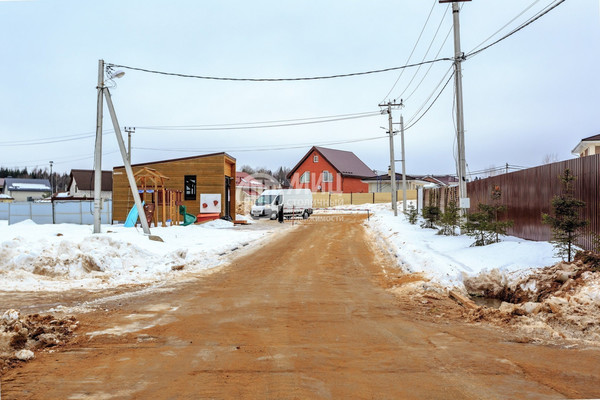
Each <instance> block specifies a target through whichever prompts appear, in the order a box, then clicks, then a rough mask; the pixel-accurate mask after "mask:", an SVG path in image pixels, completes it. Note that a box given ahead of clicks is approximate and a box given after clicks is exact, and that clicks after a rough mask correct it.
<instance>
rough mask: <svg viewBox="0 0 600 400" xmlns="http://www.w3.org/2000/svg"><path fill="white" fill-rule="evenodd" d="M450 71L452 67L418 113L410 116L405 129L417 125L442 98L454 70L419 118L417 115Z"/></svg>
mask: <svg viewBox="0 0 600 400" xmlns="http://www.w3.org/2000/svg"><path fill="white" fill-rule="evenodd" d="M450 71H452V67H451V68H450V69H448V71H447V72H446V74H445V75H444V77H443V78H442V79H441V80H440V82H439V83H438V85H437V86H436V87H435V89H433V91H432V92H431V94H430V95H429V97H428V98H427V100H425V102H424V103H423V105H422V106H421V107H420V108H419V110H418V111H417V112H416V113H414V114H413V115H412V116H411V117H410V118H408V122H407V125H408V126H407V127H406V128H404V130H408V129H410V128H412V127H413V126H415V125H416V124H417V123H418V122H419V121H420V120H421V118H423V117H424V116H425V114H427V112H428V111H429V110H430V109H431V107H432V106H433V105H434V104H435V102H436V101H437V100H438V99H439V98H440V96H441V94H442V93H443V92H444V89H446V86H448V83H449V82H450V80H451V79H452V77H453V76H454V72H453V73H452V74H451V75H450V77H449V78H448V80H447V81H446V83H445V84H444V86H443V87H442V89H441V90H440V91H439V93H438V94H437V96H436V97H435V99H434V100H433V102H431V104H430V105H429V107H427V109H426V110H425V112H424V113H423V114H421V116H420V117H418V118H417V115H418V114H419V113H420V112H421V110H422V109H423V108H424V107H425V105H426V104H427V102H428V101H429V100H430V99H431V97H433V95H434V94H435V91H436V90H437V89H438V88H439V87H440V85H441V84H442V83H443V82H444V79H446V76H448V73H449V72H450ZM415 118H417V120H416V121H415V122H414V123H413V122H412V121H413V120H415Z"/></svg>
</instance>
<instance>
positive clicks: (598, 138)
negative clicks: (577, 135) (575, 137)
mask: <svg viewBox="0 0 600 400" xmlns="http://www.w3.org/2000/svg"><path fill="white" fill-rule="evenodd" d="M598 140H600V134H598V135H594V136H590V137H587V138H585V139H581V141H582V142H595V141H598Z"/></svg>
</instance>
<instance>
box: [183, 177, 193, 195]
mask: <svg viewBox="0 0 600 400" xmlns="http://www.w3.org/2000/svg"><path fill="white" fill-rule="evenodd" d="M183 182H184V188H185V192H184V199H185V200H196V175H185V176H184V178H183Z"/></svg>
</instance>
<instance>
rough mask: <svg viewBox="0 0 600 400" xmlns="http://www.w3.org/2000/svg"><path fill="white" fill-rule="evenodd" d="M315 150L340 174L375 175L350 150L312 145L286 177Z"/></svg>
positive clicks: (358, 176) (357, 176)
mask: <svg viewBox="0 0 600 400" xmlns="http://www.w3.org/2000/svg"><path fill="white" fill-rule="evenodd" d="M313 151H317V152H318V153H319V154H321V156H323V157H324V158H325V159H326V160H327V162H329V164H331V165H332V166H333V167H334V168H335V169H336V170H337V171H338V172H339V173H340V174H341V175H342V176H350V177H355V178H370V177H373V176H375V174H374V173H373V171H372V170H371V168H369V167H368V166H367V165H366V164H365V163H364V162H362V160H361V159H360V158H358V157H357V156H356V154H354V153H353V152H351V151H344V150H336V149H327V148H325V147H318V146H313V147H312V148H311V149H310V150H309V151H308V153H306V155H305V156H304V157H303V158H302V159H301V160H300V162H299V163H298V164H296V166H295V167H294V168H292V170H291V171H290V173H289V174H288V175H287V176H288V179H289V178H290V177H291V176H292V175H293V174H294V172H296V170H297V169H298V168H299V167H300V165H302V163H303V162H304V161H305V160H306V159H307V158H308V156H310V155H311V154H312V152H313Z"/></svg>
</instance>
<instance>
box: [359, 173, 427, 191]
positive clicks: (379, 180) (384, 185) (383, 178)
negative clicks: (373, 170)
mask: <svg viewBox="0 0 600 400" xmlns="http://www.w3.org/2000/svg"><path fill="white" fill-rule="evenodd" d="M363 182H364V183H366V184H368V185H369V193H391V192H392V180H391V178H390V176H389V175H388V174H384V175H377V176H374V177H372V178H367V179H363ZM427 184H428V182H427V181H424V180H421V179H417V178H415V177H414V176H409V175H406V189H407V190H417V189H418V188H420V187H423V186H425V185H427ZM396 190H402V174H398V173H397V174H396Z"/></svg>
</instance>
